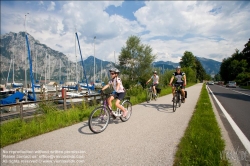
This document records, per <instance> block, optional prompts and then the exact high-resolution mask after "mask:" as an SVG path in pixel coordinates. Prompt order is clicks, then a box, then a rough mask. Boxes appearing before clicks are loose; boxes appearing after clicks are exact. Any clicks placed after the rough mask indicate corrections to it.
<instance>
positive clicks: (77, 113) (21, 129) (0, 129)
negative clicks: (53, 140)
mask: <svg viewBox="0 0 250 166" xmlns="http://www.w3.org/2000/svg"><path fill="white" fill-rule="evenodd" d="M194 84H195V83H191V84H188V86H187V87H189V86H192V85H194ZM170 93H172V92H171V88H170V87H165V88H162V90H161V94H160V96H164V95H167V94H170ZM127 94H128V96H131V98H130V101H131V103H132V104H133V105H135V104H138V103H142V102H145V101H146V90H144V89H142V88H141V87H136V88H133V89H132V90H128V91H127ZM72 105H73V104H72ZM40 106H41V107H42V110H43V112H44V114H43V115H41V116H35V117H34V118H33V119H32V120H20V119H15V120H11V121H9V122H6V123H3V124H1V126H0V137H1V142H0V147H1V148H2V147H4V146H7V145H10V144H13V143H16V142H19V141H22V140H25V139H28V138H31V137H34V136H37V135H41V134H44V133H47V132H50V131H53V130H57V129H59V128H63V127H66V126H70V125H73V124H76V123H79V122H81V121H84V120H87V119H88V117H89V114H90V112H91V111H92V110H93V109H94V107H96V106H91V107H90V106H87V105H85V104H84V103H82V105H73V107H72V108H71V109H68V110H67V111H61V110H57V109H56V108H55V107H54V106H53V105H50V103H43V104H42V105H40ZM113 106H114V105H113Z"/></svg>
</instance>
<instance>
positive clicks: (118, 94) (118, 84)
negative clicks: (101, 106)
mask: <svg viewBox="0 0 250 166" xmlns="http://www.w3.org/2000/svg"><path fill="white" fill-rule="evenodd" d="M109 72H110V75H111V80H110V81H109V82H108V84H107V85H105V86H104V87H103V88H102V91H103V90H105V89H107V88H108V87H109V86H110V85H112V86H113V88H114V90H115V93H113V94H112V95H111V96H110V97H109V98H108V105H109V107H110V108H112V100H114V99H116V102H115V106H116V107H117V108H119V109H120V110H122V111H123V117H126V116H127V114H128V111H127V110H126V109H125V108H124V107H123V106H122V105H120V102H121V100H123V99H124V97H125V89H124V87H123V85H122V80H121V78H119V77H118V75H119V73H120V71H119V70H118V69H116V68H111V69H110V70H109Z"/></svg>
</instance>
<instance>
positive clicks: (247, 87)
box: [240, 86, 250, 89]
mask: <svg viewBox="0 0 250 166" xmlns="http://www.w3.org/2000/svg"><path fill="white" fill-rule="evenodd" d="M240 87H241V88H243V89H250V86H240Z"/></svg>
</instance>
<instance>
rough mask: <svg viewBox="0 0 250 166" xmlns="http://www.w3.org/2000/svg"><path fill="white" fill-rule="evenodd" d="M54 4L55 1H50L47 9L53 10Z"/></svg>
mask: <svg viewBox="0 0 250 166" xmlns="http://www.w3.org/2000/svg"><path fill="white" fill-rule="evenodd" d="M55 6H56V4H55V2H50V5H49V6H48V9H47V10H48V11H53V10H55Z"/></svg>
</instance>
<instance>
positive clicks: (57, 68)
mask: <svg viewBox="0 0 250 166" xmlns="http://www.w3.org/2000/svg"><path fill="white" fill-rule="evenodd" d="M27 35H28V39H29V45H30V50H31V51H30V53H31V57H32V69H33V70H32V71H33V73H34V79H36V80H44V79H45V76H46V79H47V80H48V79H49V80H68V81H70V80H71V81H76V80H78V81H79V80H81V79H80V78H84V73H83V72H82V71H83V70H81V69H79V68H81V66H82V63H81V62H77V65H76V63H75V62H72V61H70V60H69V59H68V57H67V56H66V55H65V54H63V53H62V52H59V51H56V50H53V49H51V48H50V47H48V46H46V45H45V44H42V43H40V42H39V41H38V40H36V39H35V38H34V37H32V36H31V35H29V34H28V33H27ZM0 47H1V53H0V56H1V76H0V78H1V79H0V80H1V83H6V79H7V78H8V82H13V73H14V81H20V80H24V75H25V66H28V59H27V49H26V40H25V32H19V33H14V32H9V33H7V34H4V35H1V46H0ZM197 58H198V59H199V61H200V62H201V64H202V65H203V68H204V69H205V70H206V72H207V73H208V74H210V75H212V76H213V75H215V74H217V73H218V72H219V69H220V64H221V62H218V61H214V60H212V59H206V58H202V57H197ZM25 61H26V64H27V65H25ZM95 62H96V79H101V76H102V77H103V78H104V77H107V76H108V73H107V71H108V69H109V68H110V67H112V66H114V63H113V62H111V61H102V60H100V59H98V58H95ZM13 64H14V70H13ZM83 64H84V68H85V69H86V70H85V71H86V76H87V78H88V79H93V73H94V71H93V70H94V69H93V65H94V56H92V55H90V56H89V57H88V58H87V59H85V60H84V61H83ZM153 65H154V67H159V68H162V69H164V70H171V69H174V68H175V67H176V66H178V65H179V63H174V62H171V61H166V62H164V61H157V62H154V63H153ZM100 66H102V68H101V67H100ZM76 68H78V70H76ZM13 71H14V72H13ZM29 73H30V72H29V68H28V67H26V75H27V80H29V78H30V77H29ZM49 73H50V74H49ZM101 73H102V75H101Z"/></svg>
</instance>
